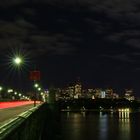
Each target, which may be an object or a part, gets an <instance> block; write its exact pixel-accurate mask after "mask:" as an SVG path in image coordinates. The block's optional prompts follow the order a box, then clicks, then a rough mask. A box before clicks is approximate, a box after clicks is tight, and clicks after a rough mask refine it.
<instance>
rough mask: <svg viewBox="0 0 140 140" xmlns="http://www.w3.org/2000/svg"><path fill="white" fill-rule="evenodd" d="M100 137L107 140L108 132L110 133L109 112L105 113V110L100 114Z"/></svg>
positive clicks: (101, 139)
mask: <svg viewBox="0 0 140 140" xmlns="http://www.w3.org/2000/svg"><path fill="white" fill-rule="evenodd" d="M99 116H100V117H99V139H100V140H107V134H108V116H107V114H103V112H101V111H100V115H99Z"/></svg>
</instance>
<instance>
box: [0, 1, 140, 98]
mask: <svg viewBox="0 0 140 140" xmlns="http://www.w3.org/2000/svg"><path fill="white" fill-rule="evenodd" d="M139 5H140V2H139V1H132V0H128V2H125V0H122V1H119V2H118V1H112V0H107V1H100V2H98V1H97V0H93V1H90V0H82V1H79V0H71V1H69V0H66V1H62V0H59V1H56V0H51V1H50V0H35V1H31V2H30V1H27V0H11V1H10V2H7V1H5V2H0V17H1V18H0V25H1V26H0V67H1V69H0V73H1V77H0V83H2V84H3V83H7V85H8V83H9V85H14V86H18V84H19V87H22V85H24V86H27V87H28V86H29V82H30V81H29V78H28V77H29V71H30V70H32V69H34V67H35V68H36V69H38V70H40V72H41V82H42V84H43V85H44V86H45V88H48V87H49V86H51V85H54V86H57V87H62V86H64V85H66V84H67V83H71V82H73V81H74V79H76V78H77V77H80V78H81V81H82V82H83V83H84V85H85V86H87V87H103V88H106V87H111V88H114V89H118V90H119V91H120V92H121V91H122V90H123V89H126V88H128V89H130V88H133V89H134V91H135V93H136V95H137V96H140V93H139V91H140V88H139V84H140V75H139V73H140V62H139V59H140V39H139V37H140V32H139V31H140V26H139V25H140V20H139V13H140V10H139ZM13 48H14V49H13ZM16 48H17V50H18V49H19V50H20V49H21V50H24V51H25V53H27V58H28V61H27V67H26V68H25V71H22V72H20V74H19V73H18V74H17V73H16V71H14V72H10V71H9V69H7V65H5V62H6V61H7V60H6V56H7V54H9V53H10V52H11V50H12V51H13V50H16ZM21 53H23V51H22V52H21ZM15 77H16V78H15ZM15 79H16V80H17V81H20V82H19V83H16V82H15Z"/></svg>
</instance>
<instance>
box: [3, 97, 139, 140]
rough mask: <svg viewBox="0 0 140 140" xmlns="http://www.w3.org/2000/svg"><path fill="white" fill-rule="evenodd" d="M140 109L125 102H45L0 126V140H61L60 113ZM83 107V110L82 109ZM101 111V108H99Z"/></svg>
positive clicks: (134, 104)
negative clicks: (64, 111)
mask: <svg viewBox="0 0 140 140" xmlns="http://www.w3.org/2000/svg"><path fill="white" fill-rule="evenodd" d="M116 104H117V107H123V106H124V107H133V106H134V107H135V106H137V107H138V108H139V107H140V103H139V102H133V103H132V102H127V101H125V100H118V101H112V102H111V101H110V100H102V101H101V100H89V99H88V100H83V99H81V100H69V101H66V100H63V101H57V102H55V101H54V100H53V99H51V101H50V102H49V103H47V102H45V103H42V104H39V105H38V106H35V107H32V108H30V109H28V110H27V111H25V112H24V113H22V114H20V115H18V116H16V117H15V118H14V119H12V120H10V121H9V122H7V123H4V124H3V125H1V126H0V140H46V139H47V140H52V139H53V140H61V132H60V131H61V130H60V126H61V124H60V114H61V113H60V111H62V110H67V109H68V110H70V109H76V110H79V111H80V110H81V108H82V109H83V110H84V109H95V110H96V111H97V110H99V107H101V106H102V109H103V108H105V109H106V110H107V109H110V107H112V106H113V105H114V106H113V107H115V105H116ZM83 107H84V108H83ZM100 109H101V108H100Z"/></svg>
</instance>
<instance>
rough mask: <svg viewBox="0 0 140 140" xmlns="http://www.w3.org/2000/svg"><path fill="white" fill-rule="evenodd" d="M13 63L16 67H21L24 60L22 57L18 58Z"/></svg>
mask: <svg viewBox="0 0 140 140" xmlns="http://www.w3.org/2000/svg"><path fill="white" fill-rule="evenodd" d="M13 62H14V64H15V65H17V66H19V65H20V64H21V63H23V60H22V58H21V57H19V56H16V57H15V58H13Z"/></svg>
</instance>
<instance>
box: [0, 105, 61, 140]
mask: <svg viewBox="0 0 140 140" xmlns="http://www.w3.org/2000/svg"><path fill="white" fill-rule="evenodd" d="M56 116H57V115H56V111H55V107H54V105H50V104H46V103H44V104H42V105H41V106H39V107H34V108H33V109H30V110H28V111H26V112H24V113H23V114H20V115H19V116H18V117H17V118H15V119H14V120H12V121H10V122H9V123H7V124H5V125H3V126H2V127H0V140H45V139H47V140H49V139H53V138H52V137H54V136H55V137H56V136H57V134H56V135H55V132H57V131H56V128H57V127H56V126H57V125H58V124H57V119H56ZM55 137H54V139H55Z"/></svg>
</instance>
